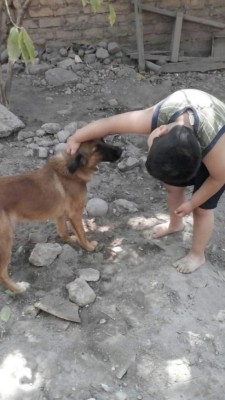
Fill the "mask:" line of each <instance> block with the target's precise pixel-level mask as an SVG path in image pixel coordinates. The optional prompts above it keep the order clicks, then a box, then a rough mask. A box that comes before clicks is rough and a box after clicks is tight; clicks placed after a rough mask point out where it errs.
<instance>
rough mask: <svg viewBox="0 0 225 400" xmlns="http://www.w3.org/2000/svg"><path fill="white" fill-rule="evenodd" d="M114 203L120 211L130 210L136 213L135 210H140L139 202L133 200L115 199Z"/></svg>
mask: <svg viewBox="0 0 225 400" xmlns="http://www.w3.org/2000/svg"><path fill="white" fill-rule="evenodd" d="M112 204H113V205H114V206H115V207H116V209H117V210H118V211H119V212H125V211H128V212H131V213H134V212H137V211H138V206H137V204H136V203H134V202H132V201H129V200H126V199H117V200H114V201H113V203H112Z"/></svg>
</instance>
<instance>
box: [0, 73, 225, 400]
mask: <svg viewBox="0 0 225 400" xmlns="http://www.w3.org/2000/svg"><path fill="white" fill-rule="evenodd" d="M105 68H110V67H105ZM132 76H133V78H131V77H130V75H128V76H126V75H124V76H121V77H117V79H114V80H111V79H110V75H107V76H106V79H103V80H101V81H99V83H96V84H95V87H94V90H93V86H91V89H89V87H88V86H87V88H86V90H85V91H83V92H78V91H73V90H71V92H70V93H69V94H67V93H68V92H66V89H67V87H60V88H50V87H48V86H44V85H41V84H40V80H38V79H36V77H35V78H34V77H30V76H26V75H20V76H17V77H15V79H14V83H13V89H12V106H11V109H12V111H13V112H14V113H15V114H16V115H17V116H19V117H20V118H21V119H22V120H23V121H24V122H25V123H26V129H31V130H36V129H39V128H40V127H41V125H42V124H43V123H45V122H58V123H60V124H61V126H62V127H63V126H65V125H66V124H68V123H70V122H72V121H77V120H80V121H86V122H88V121H91V120H93V119H98V118H100V117H104V116H107V115H112V114H115V113H118V112H121V111H126V110H131V109H135V108H140V107H146V106H149V105H152V104H154V103H155V102H157V101H159V100H161V99H162V98H163V97H164V96H166V95H168V94H169V93H171V92H172V91H174V90H177V89H180V88H188V87H189V88H190V87H192V88H199V89H202V90H205V91H208V92H210V93H212V94H214V95H216V96H217V97H219V98H221V99H222V100H224V101H225V72H211V73H205V74H200V73H188V74H173V75H172V74H171V75H163V76H159V77H157V76H156V77H152V76H148V75H146V76H145V77H143V78H141V77H140V76H139V75H136V74H135V75H132ZM67 86H69V87H70V88H72V89H73V87H72V86H71V85H67ZM110 99H116V100H117V103H118V104H117V105H116V106H115V107H113V106H112V105H110V104H109V100H110ZM111 104H112V103H111ZM70 106H72V108H71V109H70V112H69V113H66V115H60V114H59V113H58V111H60V110H63V109H67V108H68V107H70ZM112 140H113V142H115V143H119V144H121V145H122V146H123V148H124V151H125V152H126V151H127V149H128V148H130V146H131V145H133V146H135V148H136V149H138V150H139V152H140V157H141V156H143V155H146V151H147V147H146V139H145V138H144V137H142V136H141V137H139V136H136V135H126V136H124V137H122V138H121V137H120V136H118V135H116V136H115V137H114V138H113V139H112ZM1 143H2V145H3V146H2V149H1V150H0V156H1V163H0V174H1V175H5V174H15V173H18V172H22V171H27V170H29V169H33V168H34V167H37V166H39V164H40V162H42V161H40V159H38V158H35V157H27V156H25V150H26V149H25V146H24V143H21V142H18V140H17V135H14V136H13V137H10V138H6V139H2V140H1ZM92 197H100V198H102V199H104V200H106V201H107V202H108V203H109V205H110V204H111V203H112V202H113V200H115V199H120V198H122V199H126V200H129V201H132V202H135V203H136V205H137V208H138V211H136V212H135V213H131V212H128V211H127V212H114V211H113V207H109V212H108V213H107V214H106V215H105V216H104V217H99V218H95V219H89V218H88V217H87V215H85V216H84V219H85V221H86V224H87V225H88V226H89V232H88V236H89V237H90V238H91V239H97V240H98V242H99V244H100V246H99V249H98V250H97V251H96V252H95V253H92V254H90V253H87V252H85V251H83V250H81V249H79V247H74V248H75V250H76V251H77V261H76V262H75V263H74V265H70V266H66V265H65V264H62V265H61V264H60V262H59V261H58V260H56V261H54V263H53V264H51V265H50V266H49V267H42V268H37V267H35V266H33V265H31V264H30V263H29V260H28V258H29V255H30V252H31V250H32V249H33V247H34V243H32V242H31V240H29V237H30V236H29V235H30V234H31V233H32V232H36V233H37V232H38V234H39V235H43V237H45V236H47V237H48V242H57V243H60V244H61V245H62V242H61V240H60V239H59V238H58V237H57V234H56V230H55V226H54V223H53V221H46V222H41V223H37V222H34V223H27V224H21V225H19V226H17V227H16V229H15V241H14V247H13V254H12V260H11V264H10V273H11V275H12V277H13V279H14V280H16V281H17V280H18V281H20V280H22V281H28V282H30V284H31V286H30V288H29V289H28V290H27V291H26V292H25V293H23V294H20V295H16V296H15V295H14V296H13V295H11V294H10V293H8V292H7V291H6V290H5V289H4V288H3V287H1V288H0V310H1V309H2V307H4V306H8V308H9V309H10V318H9V319H8V321H6V322H4V321H0V399H1V400H56V399H60V400H67V399H68V400H69V399H75V400H91V399H92V400H94V399H96V400H126V399H127V400H135V399H139V400H165V399H169V400H178V399H182V400H193V399H198V400H203V399H204V400H224V392H225V377H224V373H225V371H224V370H225V340H224V337H225V290H224V289H225V267H224V261H225V242H224V222H225V216H224V208H225V196H224V197H223V198H222V200H221V202H220V204H219V207H218V209H217V211H216V216H215V229H214V233H213V237H212V240H211V242H210V244H209V246H208V248H207V263H206V264H205V265H204V267H202V268H200V269H199V270H197V271H196V272H195V273H193V274H191V275H183V274H180V273H178V272H177V271H176V269H174V268H173V266H172V262H173V261H174V260H176V259H177V258H179V257H180V256H182V255H183V254H185V252H186V251H187V249H188V247H189V245H190V238H191V229H192V225H191V222H192V221H191V217H187V218H186V220H185V229H184V231H183V232H181V233H177V234H174V235H171V236H170V237H166V238H164V239H162V240H154V241H153V240H151V229H152V226H153V225H155V224H156V223H157V221H161V220H165V219H166V198H165V192H164V190H163V189H162V187H161V186H160V184H159V183H158V182H156V181H155V180H154V179H152V178H151V177H150V176H149V175H148V174H147V173H146V171H145V170H144V168H142V167H141V166H138V167H136V168H134V169H132V170H129V171H126V172H121V171H119V169H118V168H117V167H115V165H108V164H107V165H106V164H105V165H103V164H102V165H101V166H100V168H99V170H98V172H96V174H95V176H94V177H93V180H92V181H91V182H90V184H89V189H88V198H92ZM87 267H92V268H94V269H97V270H99V272H100V279H99V281H98V282H93V283H90V286H91V287H92V288H93V290H94V291H95V293H96V294H97V297H96V300H95V302H94V303H93V304H91V305H89V306H86V307H83V308H81V309H80V318H81V323H80V324H76V323H72V322H68V321H64V320H62V319H59V318H56V317H54V316H52V315H50V314H48V313H44V312H40V313H38V314H37V313H36V311H35V308H34V304H35V303H36V302H37V301H39V300H40V299H41V298H42V297H43V296H45V295H46V294H47V293H50V292H53V293H57V294H59V295H60V296H62V297H63V298H68V292H67V290H66V285H67V284H68V283H69V282H71V281H73V280H74V279H75V277H76V271H77V269H79V268H81V269H82V268H87Z"/></svg>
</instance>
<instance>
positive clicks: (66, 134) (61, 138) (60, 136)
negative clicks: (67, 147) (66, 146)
mask: <svg viewBox="0 0 225 400" xmlns="http://www.w3.org/2000/svg"><path fill="white" fill-rule="evenodd" d="M70 136H71V133H70V132H69V131H67V130H65V129H63V130H62V131H59V132H58V133H57V138H58V140H59V142H60V143H65V142H66V141H67V139H68V137H70Z"/></svg>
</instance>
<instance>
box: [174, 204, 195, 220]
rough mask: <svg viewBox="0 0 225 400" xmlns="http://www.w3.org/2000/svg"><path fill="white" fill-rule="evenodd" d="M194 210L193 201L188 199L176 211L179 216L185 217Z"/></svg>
mask: <svg viewBox="0 0 225 400" xmlns="http://www.w3.org/2000/svg"><path fill="white" fill-rule="evenodd" d="M192 211H193V206H192V203H191V201H186V202H185V203H183V204H181V205H180V206H179V207H178V208H177V209H176V210H175V211H174V212H175V214H176V215H177V216H178V217H181V218H182V217H185V215H188V214H190V213H191V212H192Z"/></svg>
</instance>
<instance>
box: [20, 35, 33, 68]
mask: <svg viewBox="0 0 225 400" xmlns="http://www.w3.org/2000/svg"><path fill="white" fill-rule="evenodd" d="M19 46H20V49H21V52H22V56H23V60H24V62H25V63H26V64H28V62H29V61H32V62H34V60H35V49H34V45H33V42H32V40H31V38H30V36H29V35H28V33H27V31H26V29H24V28H22V29H21V31H20V34H19Z"/></svg>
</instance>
